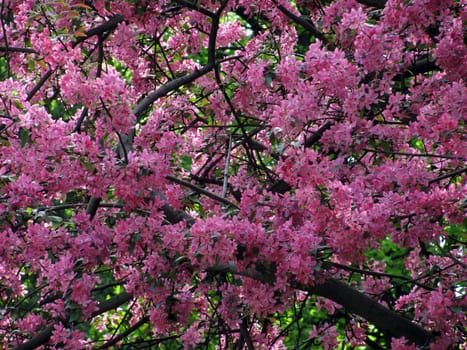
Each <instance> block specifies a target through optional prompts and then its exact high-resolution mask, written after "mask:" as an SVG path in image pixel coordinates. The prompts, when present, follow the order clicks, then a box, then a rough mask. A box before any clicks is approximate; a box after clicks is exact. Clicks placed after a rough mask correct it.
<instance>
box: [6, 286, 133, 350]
mask: <svg viewBox="0 0 467 350" xmlns="http://www.w3.org/2000/svg"><path fill="white" fill-rule="evenodd" d="M131 298H132V296H131V294H129V293H125V292H124V293H121V294H119V295H116V296H114V297H113V298H111V299H109V300H106V301H103V302H102V303H100V304H99V309H98V310H97V311H95V312H93V314H92V317H95V316H97V315H100V314H103V313H104V312H107V311H109V310H113V309H116V308H117V307H119V306H120V305H122V304H125V303H126V302H128V301H130V300H131ZM53 330H54V325H51V326H49V327H47V328H46V329H44V330H43V331H42V332H40V333H39V334H37V335H35V336H34V337H33V338H32V339H31V340H28V341H26V342H24V343H22V344H20V345H18V346H16V347H15V348H14V350H33V349H36V348H38V347H39V346H41V345H43V344H45V343H47V342H48V341H49V339H50V337H51V336H52V332H53Z"/></svg>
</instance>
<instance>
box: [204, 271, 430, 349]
mask: <svg viewBox="0 0 467 350" xmlns="http://www.w3.org/2000/svg"><path fill="white" fill-rule="evenodd" d="M206 271H207V272H214V273H226V272H229V273H233V274H237V275H242V276H246V277H250V278H253V279H255V280H257V281H260V282H263V283H268V284H273V283H274V276H272V275H266V274H263V273H262V272H260V271H258V270H256V269H247V270H244V271H239V270H238V269H237V267H236V266H235V265H233V264H219V265H216V266H213V267H209V268H207V269H206ZM293 286H294V287H295V288H296V289H299V290H302V291H307V292H309V293H311V294H316V295H318V296H322V297H324V298H327V299H330V300H332V301H334V302H336V303H338V304H340V305H342V306H343V307H344V308H345V309H347V311H349V312H351V313H354V314H355V315H358V316H360V317H363V318H364V319H366V320H367V321H368V322H370V323H372V324H374V325H375V326H376V327H377V328H378V329H379V330H381V331H382V332H385V333H387V334H389V335H391V336H393V337H396V338H401V337H405V338H406V339H408V340H409V341H411V342H413V343H415V344H417V345H421V346H424V345H427V344H429V343H430V342H431V340H432V339H433V337H434V336H433V335H432V334H430V333H429V332H428V331H426V330H425V329H423V328H422V327H420V326H418V325H416V324H415V323H413V322H412V321H410V320H409V319H407V318H405V317H404V316H402V315H400V314H398V313H396V312H394V311H391V310H389V309H388V308H386V307H384V306H383V305H381V304H379V303H378V302H376V301H375V300H373V299H371V298H370V297H368V296H366V295H365V294H363V293H361V292H359V291H357V290H355V289H354V288H352V287H350V286H348V285H346V284H345V283H342V282H340V281H337V280H335V279H333V278H328V279H326V280H324V282H322V283H320V284H316V285H314V286H308V285H304V284H301V283H293Z"/></svg>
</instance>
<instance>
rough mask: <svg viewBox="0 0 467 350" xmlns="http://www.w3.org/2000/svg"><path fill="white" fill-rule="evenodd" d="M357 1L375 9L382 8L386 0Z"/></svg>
mask: <svg viewBox="0 0 467 350" xmlns="http://www.w3.org/2000/svg"><path fill="white" fill-rule="evenodd" d="M357 2H358V3H360V4H362V5H365V6H370V7H376V8H377V9H383V8H384V6H385V5H386V0H357Z"/></svg>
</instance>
